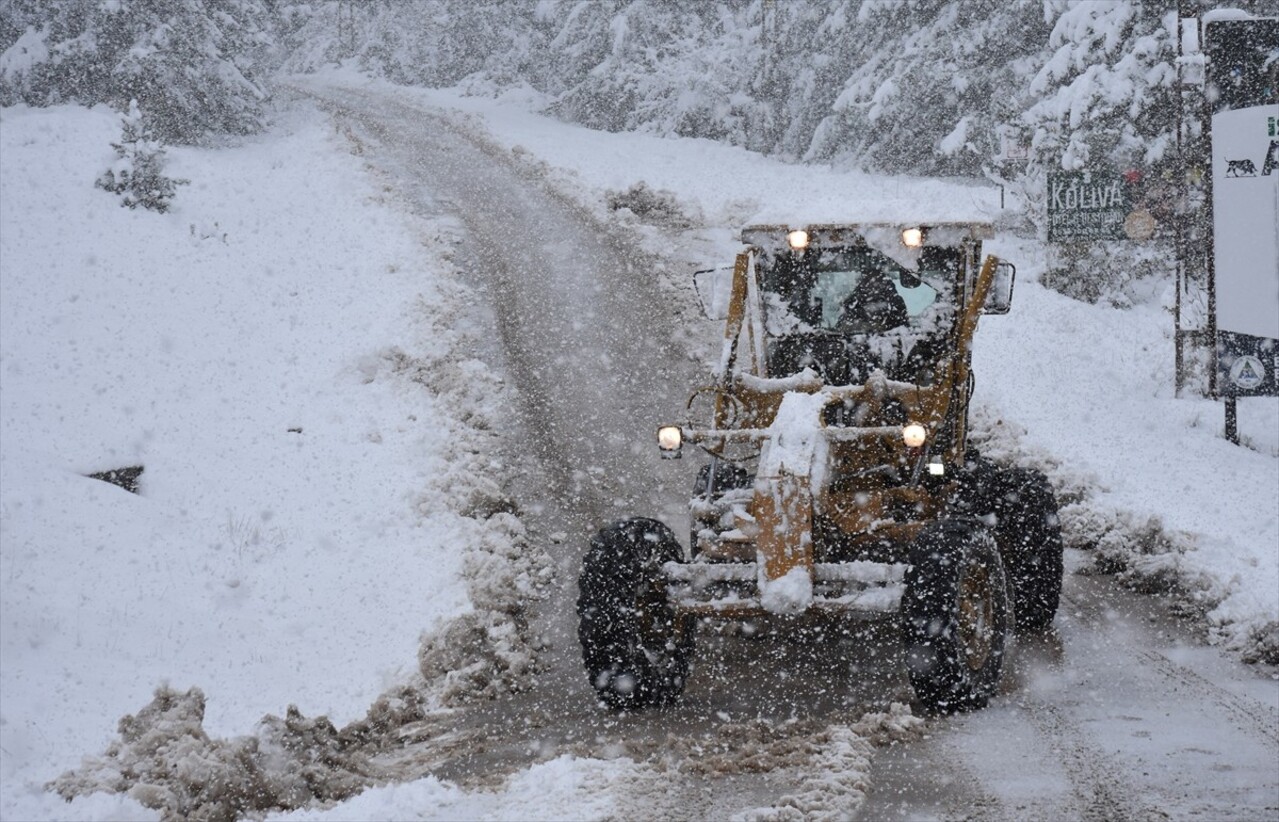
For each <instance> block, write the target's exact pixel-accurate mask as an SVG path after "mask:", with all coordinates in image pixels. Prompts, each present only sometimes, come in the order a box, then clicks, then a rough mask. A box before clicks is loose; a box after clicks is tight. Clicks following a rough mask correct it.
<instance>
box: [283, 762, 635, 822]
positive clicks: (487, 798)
mask: <svg viewBox="0 0 1279 822" xmlns="http://www.w3.org/2000/svg"><path fill="white" fill-rule="evenodd" d="M643 771H644V769H643V768H642V767H641V766H638V765H636V763H635V762H633V761H632V760H630V759H612V760H602V759H579V758H577V757H573V756H560V757H558V758H556V759H553V760H551V761H549V762H543V763H540V764H538V765H534V766H533V767H531V768H529V769H528V770H525V771H521V772H520V773H517V774H515V775H514V776H512V777H510V778H509V779H508V780H507V781H506V782H505V783H504V784H503V785H502V786H501V788H500V789H499V790H494V791H483V790H476V791H470V790H466V789H464V788H460V787H458V786H457V785H454V784H452V783H449V782H442V781H440V780H439V779H436V778H435V777H427V778H425V779H420V780H417V781H416V782H408V783H404V784H400V785H388V786H386V787H381V788H373V789H370V790H367V791H365V792H364V793H362V794H360V795H359V796H357V797H355V798H354V799H351V800H349V801H347V802H344V803H342V804H340V805H337V806H335V807H332V808H329V809H327V810H302V811H295V812H293V813H287V814H279V815H272V816H269V817H267V818H268V819H270V820H278V822H284V821H285V820H288V822H301V820H314V821H315V822H366V821H367V820H372V819H423V820H425V819H473V820H487V819H495V820H496V819H522V820H529V822H534V820H562V819H619V818H624V817H627V816H630V815H631V812H630V809H628V808H626V807H623V806H622V805H621V804H620V803H619V801H618V796H617V789H618V787H619V783H624V782H626V781H627V780H628V779H633V778H634V777H635V776H636V775H638V774H640V773H642V772H643Z"/></svg>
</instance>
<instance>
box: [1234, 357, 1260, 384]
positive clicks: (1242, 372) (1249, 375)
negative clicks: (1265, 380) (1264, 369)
mask: <svg viewBox="0 0 1279 822" xmlns="http://www.w3.org/2000/svg"><path fill="white" fill-rule="evenodd" d="M1239 379H1241V380H1260V379H1261V375H1260V374H1258V373H1257V372H1256V371H1254V370H1253V368H1252V363H1250V362H1248V361H1247V360H1244V363H1243V368H1241V369H1239Z"/></svg>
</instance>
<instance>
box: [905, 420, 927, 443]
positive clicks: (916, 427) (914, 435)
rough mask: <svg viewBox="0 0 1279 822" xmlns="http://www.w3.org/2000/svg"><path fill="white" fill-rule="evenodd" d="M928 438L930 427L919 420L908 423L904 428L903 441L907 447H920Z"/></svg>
mask: <svg viewBox="0 0 1279 822" xmlns="http://www.w3.org/2000/svg"><path fill="white" fill-rule="evenodd" d="M927 439H928V429H927V428H925V427H924V426H922V425H920V424H919V423H917V422H912V423H908V424H906V425H905V426H904V427H903V428H902V441H903V442H905V443H906V447H907V448H920V447H921V446H923V444H924V442H925V441H926V440H927Z"/></svg>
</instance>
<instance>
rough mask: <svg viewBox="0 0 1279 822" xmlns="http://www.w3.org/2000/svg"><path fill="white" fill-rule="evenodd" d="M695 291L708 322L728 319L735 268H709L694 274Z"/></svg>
mask: <svg viewBox="0 0 1279 822" xmlns="http://www.w3.org/2000/svg"><path fill="white" fill-rule="evenodd" d="M693 289H694V290H695V291H696V292H697V299H698V301H699V302H700V303H701V304H702V315H703V316H705V317H706V319H708V320H724V319H727V318H728V304H729V302H730V301H731V300H732V297H733V267H732V266H726V267H724V268H708V269H706V270H704V271H696V272H694V273H693Z"/></svg>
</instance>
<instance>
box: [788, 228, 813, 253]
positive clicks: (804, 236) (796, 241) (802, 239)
mask: <svg viewBox="0 0 1279 822" xmlns="http://www.w3.org/2000/svg"><path fill="white" fill-rule="evenodd" d="M786 242H788V243H790V247H791V248H793V249H795V250H796V251H803V250H804V249H806V248H808V232H807V231H805V230H804V229H802V228H797V229H795V230H794V231H790V232H787V234H786Z"/></svg>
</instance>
